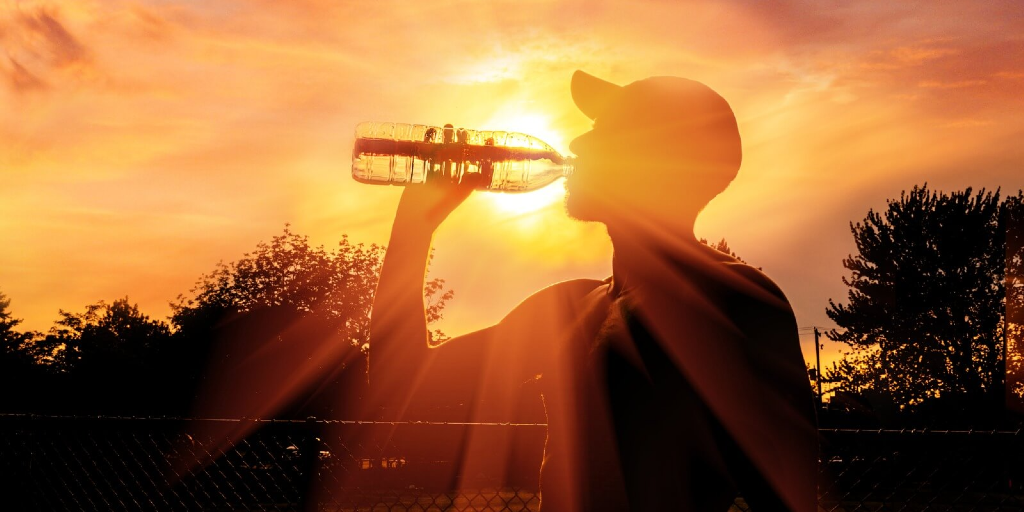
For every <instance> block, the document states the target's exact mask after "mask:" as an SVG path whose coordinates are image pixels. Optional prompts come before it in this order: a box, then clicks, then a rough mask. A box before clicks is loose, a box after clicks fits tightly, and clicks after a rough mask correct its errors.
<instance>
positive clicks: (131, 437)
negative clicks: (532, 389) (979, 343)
mask: <svg viewBox="0 0 1024 512" xmlns="http://www.w3.org/2000/svg"><path fill="white" fill-rule="evenodd" d="M820 432H821V472H820V476H821V478H820V481H819V482H818V489H819V509H820V510H823V511H828V512H838V511H843V512H853V511H882V510H893V511H908V512H910V511H965V512H967V511H1021V510H1024V487H1022V483H1024V471H1022V469H1024V435H1022V433H1021V432H1019V431H1017V432H1005V431H1002V432H996V431H987V432H981V431H928V430H843V429H831V430H821V431H820ZM467 436H472V437H473V438H474V440H475V442H478V443H482V444H483V445H484V446H488V445H490V446H495V447H509V448H510V449H509V450H504V452H506V454H505V455H502V456H498V454H499V452H501V451H502V450H498V449H496V451H495V453H496V457H495V459H496V460H498V462H495V463H494V464H492V465H487V464H484V465H480V464H477V465H474V467H473V468H472V470H471V474H468V473H467V471H468V470H466V469H465V468H461V469H459V468H457V465H456V464H455V463H454V462H453V461H452V460H450V459H451V458H452V457H451V454H452V453H457V452H458V449H459V447H460V443H463V442H464V439H466V437H467ZM544 436H545V426H544V425H540V424H456V423H415V422H413V423H383V422H382V423H374V422H349V421H331V420H313V419H310V420H305V421H302V420H300V421H281V420H246V419H154V418H117V417H88V418H83V417H57V416H48V417H39V416H19V415H6V416H2V415H0V493H2V495H0V510H14V511H18V510H46V511H51V510H53V511H58V510H74V511H79V510H90V511H91V510H97V511H98V510H103V511H106V510H217V511H242V510H295V511H312V510H316V511H320V510H336V511H413V510H415V511H434V510H437V511H440V510H445V511H447V510H459V511H462V510H473V511H476V510H492V511H527V510H538V509H539V505H540V497H539V495H538V492H537V489H538V481H537V480H538V472H537V468H538V467H539V463H540V458H541V454H542V450H543V443H544ZM509 454H511V455H509ZM497 482H501V483H502V484H503V486H502V487H500V488H499V487H496V486H495V483H497ZM452 489H459V490H458V491H453V490H452ZM733 510H738V511H746V510H748V508H747V507H746V505H745V503H744V502H743V499H742V497H738V498H737V500H736V503H735V505H734V507H733ZM755 512H756V511H755Z"/></svg>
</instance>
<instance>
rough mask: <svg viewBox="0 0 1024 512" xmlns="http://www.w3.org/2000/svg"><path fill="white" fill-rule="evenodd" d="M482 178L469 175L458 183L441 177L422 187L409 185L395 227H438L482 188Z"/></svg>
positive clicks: (429, 179) (399, 204)
mask: <svg viewBox="0 0 1024 512" xmlns="http://www.w3.org/2000/svg"><path fill="white" fill-rule="evenodd" d="M482 178H483V177H482V176H481V175H479V174H476V173H473V174H467V175H465V176H463V178H462V181H461V182H459V183H455V182H453V181H451V180H449V179H448V178H445V177H440V176H438V177H432V178H428V179H427V182H426V183H423V184H422V185H407V186H406V187H405V191H404V192H402V199H401V201H399V203H398V212H397V213H396V214H395V224H396V225H397V224H399V223H402V224H408V223H410V222H422V223H426V224H427V225H428V226H430V227H431V228H437V226H440V225H441V223H442V222H444V220H445V219H446V218H448V215H449V214H451V212H453V211H454V210H455V209H456V208H458V207H459V205H460V204H462V203H463V202H464V201H465V200H466V198H468V197H469V194H470V193H472V192H473V189H475V188H477V187H478V185H479V184H480V183H481V181H482Z"/></svg>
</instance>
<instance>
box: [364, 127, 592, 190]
mask: <svg viewBox="0 0 1024 512" xmlns="http://www.w3.org/2000/svg"><path fill="white" fill-rule="evenodd" d="M571 172H572V161H571V159H569V158H565V157H563V156H562V155H560V154H558V152H557V151H555V150H554V149H552V148H551V146H549V145H548V144H546V143H545V142H543V141H541V140H540V139H538V138H536V137H533V136H530V135H525V134H522V133H516V132H504V131H482V130H466V129H463V128H459V129H455V128H453V127H451V126H450V125H447V126H445V127H438V126H428V125H418V124H404V123H374V122H369V123H360V124H359V125H358V126H356V141H355V146H354V147H353V150H352V177H353V178H354V179H355V180H356V181H359V182H361V183H371V184H379V185H409V184H418V183H426V182H427V181H430V180H442V179H443V180H448V181H452V182H457V183H461V182H465V181H470V182H472V183H474V185H475V187H476V188H478V189H480V190H493V191H501V192H525V191H529V190H536V189H538V188H541V187H543V186H545V185H548V184H550V183H552V182H554V181H555V180H557V179H558V178H560V177H562V176H566V175H568V174H569V173H571Z"/></svg>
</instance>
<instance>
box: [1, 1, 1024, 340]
mask: <svg viewBox="0 0 1024 512" xmlns="http://www.w3.org/2000/svg"><path fill="white" fill-rule="evenodd" d="M1021 34H1024V5H1022V4H1021V3H1020V2H1018V1H1006V2H997V1H991V2H974V3H967V2H939V1H935V2H907V3H900V2H812V1H807V2H797V1H791V2H785V1H783V2H758V1H753V0H751V1H739V0H733V1H727V2H714V3H712V2H582V1H580V2H560V3H559V2H543V1H522V0H520V1H515V2H502V1H487V2H483V1H465V2H452V3H443V2H387V1H384V2H340V1H328V0H302V1H291V2H277V1H270V0H262V1H261V0H253V1H243V0H224V1H218V2H204V1H197V0H182V1H173V0H150V1H117V0H104V1H91V0H79V1H62V2H53V1H21V2H18V1H13V2H12V1H9V0H7V1H5V2H4V3H2V4H0V46H2V48H3V53H2V54H0V106H2V107H3V115H0V170H2V175H0V178H2V180H3V181H2V186H0V236H2V239H3V243H0V291H3V292H4V293H6V294H7V295H8V296H9V297H10V298H11V300H12V310H13V312H14V313H15V315H16V316H18V317H22V318H24V319H25V323H24V324H23V327H25V328H29V329H39V330H46V329H47V328H48V327H49V326H50V324H51V322H52V321H53V320H54V319H55V318H56V314H57V310H58V309H59V308H63V309H67V310H74V311H79V310H81V309H82V308H83V307H84V306H85V305H86V304H88V303H92V302H95V301H97V300H100V299H106V300H108V301H109V300H112V299H115V298H118V297H122V296H125V295H128V296H129V298H130V299H131V300H133V301H137V302H139V304H140V306H141V307H142V309H143V310H144V311H146V312H147V313H149V314H150V315H152V316H155V317H163V316H165V315H167V314H168V312H169V308H168V302H169V301H171V300H172V299H174V297H175V296H176V295H177V294H179V293H182V292H185V291H187V290H188V289H189V288H190V287H191V285H192V284H193V283H194V282H195V280H196V279H197V278H198V277H199V276H200V274H202V273H204V272H208V271H210V270H212V269H213V268H214V265H215V264H216V262H217V261H219V260H226V261H230V260H234V259H237V258H238V257H239V256H241V255H242V253H244V252H246V251H248V250H250V249H252V248H253V247H254V246H255V245H256V243H257V242H258V241H260V240H268V239H269V238H270V237H271V236H273V235H275V234H277V233H279V232H281V229H282V228H283V226H284V224H285V223H286V222H289V223H291V224H292V226H293V229H294V230H295V231H296V232H298V233H302V234H308V235H310V236H311V238H312V239H313V241H314V242H316V243H324V244H327V245H333V243H335V242H336V241H337V240H338V239H339V238H340V236H341V234H343V233H347V234H349V235H350V237H351V238H352V239H353V240H356V241H364V242H378V243H384V242H386V241H387V236H388V232H389V228H390V220H391V216H392V214H393V212H394V208H395V205H396V204H397V200H398V195H399V191H398V190H397V189H394V188H391V187H373V186H367V185H360V184H357V183H355V182H354V181H352V180H351V178H350V177H349V165H350V152H351V148H352V130H353V128H354V126H355V124H356V123H358V122H360V121H366V120H394V121H405V122H419V123H429V124H442V123H446V122H451V123H453V124H455V125H458V126H466V127H470V128H497V129H512V130H521V131H525V132H527V133H531V134H534V135H537V136H539V137H541V138H542V139H545V140H546V141H547V142H549V143H551V144H552V145H553V146H555V147H556V148H557V149H560V150H563V151H564V150H566V147H567V145H568V142H569V141H570V140H572V138H573V137H575V136H576V135H578V134H580V133H582V132H583V131H585V130H587V129H588V127H589V122H588V120H587V119H586V118H585V117H584V116H583V115H582V114H581V113H579V112H578V111H577V110H576V109H575V107H574V106H573V104H572V101H571V99H570V97H569V87H568V84H569V77H570V76H571V74H572V72H573V71H574V70H575V69H583V70H586V71H588V72H590V73H593V74H596V75H598V76H601V77H604V78H606V79H608V80H611V81H614V82H617V83H623V84H625V83H628V82H631V81H633V80H637V79H640V78H644V77H647V76H651V75H678V76H684V77H688V78H692V79H696V80H699V81H702V82H704V83H706V84H708V85H710V86H711V87H712V88H714V89H716V90H717V91H718V92H720V93H721V94H722V95H723V96H724V97H725V98H726V99H728V100H729V101H730V103H731V104H732V106H733V109H734V111H735V112H736V114H737V117H738V120H739V126H740V132H741V134H742V136H743V139H744V151H745V154H744V163H743V167H742V169H741V171H740V175H739V177H738V178H737V180H736V181H735V182H734V183H733V186H732V187H731V188H730V189H729V190H728V191H727V192H726V193H725V194H723V195H722V196H721V197H720V198H719V199H717V200H716V201H715V202H714V203H712V204H711V205H710V206H709V207H708V209H707V210H706V211H705V213H704V214H703V215H702V217H701V218H700V220H699V221H698V225H697V234H698V236H704V237H707V238H710V239H714V240H717V239H719V238H722V237H725V238H727V239H728V241H729V243H730V245H732V246H733V248H734V249H735V250H736V252H737V253H739V254H740V256H741V257H743V258H744V259H746V260H747V261H749V262H751V263H753V264H754V265H756V266H760V267H763V269H764V271H765V272H766V273H767V274H768V275H769V276H771V277H772V278H774V279H775V280H776V281H777V282H778V283H779V285H780V286H781V287H782V289H783V290H784V291H785V292H786V293H787V295H788V296H789V297H790V299H791V301H792V303H793V305H794V308H795V309H796V312H797V318H798V322H799V324H800V325H802V326H804V325H807V326H809V325H821V326H827V325H829V322H828V319H827V317H826V316H825V314H824V309H825V307H826V305H827V301H828V299H829V298H830V297H831V298H836V299H844V298H845V288H844V286H843V285H842V283H841V281H840V277H841V276H842V275H843V274H844V271H843V268H842V266H841V260H842V258H843V257H844V256H846V255H847V254H848V253H850V252H851V251H852V250H853V243H852V238H851V236H850V233H849V227H848V225H849V222H850V221H851V220H855V219H861V218H863V216H864V214H865V213H866V212H867V209H868V208H871V207H874V208H879V207H884V204H885V199H886V198H890V197H897V196H898V195H899V193H900V191H901V190H904V189H908V188H910V187H912V186H913V185H915V184H920V183H923V182H925V181H927V182H928V184H929V186H930V187H931V188H933V189H942V190H952V189H959V188H963V187H967V186H974V187H976V188H978V187H989V188H994V187H998V186H1002V187H1003V188H1004V189H1012V190H1017V189H1018V188H1021V187H1024V169H1022V165H1021V164H1022V163H1024V144H1021V142H1020V141H1021V139H1022V136H1024V116H1022V113H1024V112H1022V108H1021V107H1022V106H1024V94H1022V91H1024V36H1022V35H1021ZM638 179H641V177H640V176H638ZM553 187H554V188H549V189H545V190H543V191H541V192H538V193H537V194H536V195H534V196H527V197H525V198H523V197H519V198H517V197H512V196H500V195H499V196H497V197H494V196H493V195H491V194H483V193H481V194H477V195H476V196H474V197H473V198H471V199H470V200H469V202H468V203H467V204H466V205H464V206H463V207H462V208H461V209H460V210H459V211H457V212H456V213H454V214H453V215H452V217H451V218H450V220H449V222H448V223H447V224H445V225H444V226H443V227H442V228H441V230H440V231H439V232H438V234H437V236H436V237H435V245H436V251H437V252H436V258H435V260H434V264H433V269H432V273H433V275H435V276H438V277H443V278H445V279H446V280H447V281H448V283H449V284H450V285H451V287H452V288H453V289H455V290H456V300H455V301H454V302H453V303H451V305H450V306H449V308H448V310H447V311H448V312H447V317H446V319H445V320H444V321H443V324H442V325H441V326H440V327H441V328H443V329H444V330H445V331H446V332H448V333H450V334H457V333H460V332H464V331H466V330H469V329H473V328H478V327H482V326H485V325H488V324H490V323H493V322H495V321H497V320H498V319H500V318H501V316H502V315H503V313H505V312H506V311H507V310H508V309H510V308H511V307H512V306H513V305H514V304H515V303H517V302H518V301H519V300H521V299H522V298H524V297H525V296H527V295H528V294H529V293H531V292H533V291H535V290H536V289H538V288H540V287H542V286H544V285H546V284H549V283H552V282H555V281H558V280H563V279H568V278H573V277H604V276H606V275H607V274H609V272H610V255H611V248H610V245H609V243H608V241H607V239H606V237H605V234H604V232H603V229H602V228H601V227H600V226H598V225H590V224H582V223H578V222H575V221H572V220H570V219H568V218H567V217H566V216H565V214H564V213H563V212H562V208H561V203H560V202H561V188H560V185H553ZM804 341H805V343H804V350H805V355H806V356H808V357H813V344H812V343H810V339H809V338H805V339H804ZM837 348H838V347H834V346H831V344H827V349H826V358H827V359H831V357H832V356H833V355H834V354H835V352H836V350H837Z"/></svg>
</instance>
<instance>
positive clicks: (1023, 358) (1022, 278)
mask: <svg viewBox="0 0 1024 512" xmlns="http://www.w3.org/2000/svg"><path fill="white" fill-rule="evenodd" d="M1005 209H1006V212H1005V214H1004V217H1005V219H1006V269H1007V270H1006V400H1007V405H1008V406H1009V408H1010V409H1011V410H1013V411H1015V412H1017V413H1024V196H1022V195H1020V194H1018V195H1017V197H1011V198H1008V199H1007V200H1006V205H1005Z"/></svg>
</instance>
